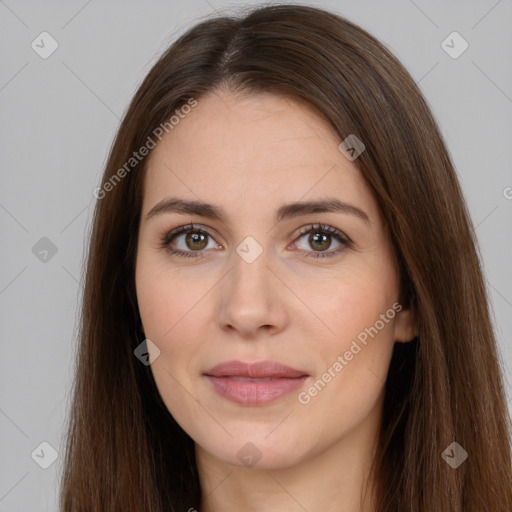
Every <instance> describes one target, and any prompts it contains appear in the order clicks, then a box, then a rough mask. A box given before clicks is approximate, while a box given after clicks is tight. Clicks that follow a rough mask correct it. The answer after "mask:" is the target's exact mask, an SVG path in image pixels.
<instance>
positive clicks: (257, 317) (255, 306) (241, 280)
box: [218, 251, 289, 339]
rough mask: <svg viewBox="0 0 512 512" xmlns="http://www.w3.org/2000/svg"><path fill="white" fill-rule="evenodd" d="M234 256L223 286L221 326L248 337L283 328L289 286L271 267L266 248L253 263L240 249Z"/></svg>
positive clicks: (266, 334)
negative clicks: (248, 260) (246, 258)
mask: <svg viewBox="0 0 512 512" xmlns="http://www.w3.org/2000/svg"><path fill="white" fill-rule="evenodd" d="M232 259H233V267H232V268H231V271H230V272H229V273H228V275H227V276H226V277H225V278H224V279H223V283H221V284H222V287H221V288H220V293H221V300H220V301H219V302H220V305H219V312H218V322H219V326H220V328H221V329H222V330H224V331H230V332H232V333H233V332H236V333H238V335H239V336H240V337H243V338H246V339H255V338H257V337H258V336H259V334H258V333H261V335H263V336H270V335H275V334H277V333H279V332H281V331H282V330H283V329H285V328H286V326H287V324H288V322H289V318H288V311H289V308H287V307H286V305H285V300H286V294H285V292H286V290H284V289H283V288H284V287H283V284H282V282H281V281H280V280H279V279H278V278H277V277H276V275H275V270H273V269H272V270H271V269H270V267H269V262H268V258H267V254H266V252H265V251H264V252H263V253H262V254H261V255H260V256H259V257H258V258H257V259H256V260H255V261H252V262H250V263H249V262H247V261H245V260H244V259H243V258H242V257H240V256H239V255H238V254H237V253H234V254H233V257H232Z"/></svg>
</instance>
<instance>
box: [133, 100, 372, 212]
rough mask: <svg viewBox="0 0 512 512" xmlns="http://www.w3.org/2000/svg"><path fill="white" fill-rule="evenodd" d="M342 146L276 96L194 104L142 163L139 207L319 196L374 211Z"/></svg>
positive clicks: (251, 204)
mask: <svg viewBox="0 0 512 512" xmlns="http://www.w3.org/2000/svg"><path fill="white" fill-rule="evenodd" d="M340 142H341V140H340V139H339V137H338V135H337V134H336V132H335V131H334V130H333V129H332V128H331V127H330V125H329V124H328V123H327V122H326V121H325V120H324V119H323V118H322V117H321V116H320V115H319V114H318V113H317V112H316V111H315V110H314V109H313V108H312V107H310V106H309V105H307V104H306V103H304V102H301V101H297V100H294V99H291V98H287V97H283V96H278V95H275V94H266V93H265V94H256V95H255V94H253V95H240V94H234V93H231V92H227V91H215V92H213V93H209V94H208V95H206V96H204V97H202V98H200V99H199V100H198V104H197V106H196V107H194V108H193V109H192V110H191V112H190V113H189V114H187V115H186V116H184V118H183V119H180V121H179V123H178V124H177V125H176V126H174V128H173V129H172V130H171V131H170V132H169V133H167V134H166V135H165V136H164V137H163V139H162V141H161V142H159V143H158V145H157V147H156V148H155V149H153V150H152V153H151V154H150V155H149V157H148V161H147V170H146V176H145V184H144V192H145V193H144V206H143V209H144V210H145V211H148V210H149V208H151V206H152V204H154V203H155V202H157V201H159V200H161V199H163V198H164V197H165V196H166V195H168V194H172V195H181V196H183V197H186V198H188V199H201V200H207V201H209V202H212V203H219V202H220V203H222V204H223V205H224V206H225V207H226V209H227V210H229V208H230V206H232V207H233V208H234V209H237V210H238V211H239V210H240V208H241V207H244V206H245V207H246V208H252V209H253V211H254V208H258V209H260V210H261V209H262V208H265V207H269V204H270V203H280V204H281V203H284V202H290V201H297V200H299V199H308V200H313V199H316V198H319V197H323V196H325V195H326V194H329V195H331V196H332V195H333V194H335V195H337V196H339V197H340V199H347V200H348V199H350V201H351V202H357V203H359V205H360V206H361V207H366V209H369V210H370V212H369V213H370V215H371V213H372V212H371V210H372V208H375V204H372V203H374V201H373V198H372V194H371V193H370V190H369V188H368V186H367V185H366V183H365V181H364V179H363V177H362V175H361V173H360V172H359V170H358V168H357V166H356V164H355V163H354V162H351V161H349V160H348V159H347V158H346V157H345V156H344V155H343V154H342V153H341V152H340V151H339V150H338V146H339V144H340Z"/></svg>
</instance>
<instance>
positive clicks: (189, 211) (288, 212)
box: [146, 197, 371, 225]
mask: <svg viewBox="0 0 512 512" xmlns="http://www.w3.org/2000/svg"><path fill="white" fill-rule="evenodd" d="M324 212H332V213H344V214H349V215H353V216H355V217H357V218H358V219H360V220H362V221H364V222H365V223H366V224H368V225H370V224H371V222H370V219H369V217H368V215H367V214H366V213H365V212H364V211H363V210H361V209H360V208H358V207H357V206H354V205H352V204H349V203H345V202H343V201H340V200H339V199H336V198H331V197H328V198H326V199H323V200H318V201H299V202H294V203H288V204H284V205H282V206H280V207H279V208H278V210H277V211H276V214H275V222H280V221H282V220H284V219H291V218H294V217H299V216H301V215H309V214H313V213H324ZM164 213H180V214H182V215H199V216H201V217H207V218H209V219H214V220H218V221H220V222H222V223H224V224H227V215H226V213H225V212H224V210H223V209H222V208H220V207H219V206H215V205H213V204H210V203H205V202H202V201H190V200H186V199H178V198H176V197H168V198H166V199H163V200H162V201H160V202H159V203H157V204H156V205H155V206H153V208H151V209H150V210H149V212H148V213H147V215H146V219H150V218H152V217H155V216H156V215H161V214H164Z"/></svg>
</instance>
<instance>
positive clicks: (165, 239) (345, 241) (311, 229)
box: [160, 222, 353, 258]
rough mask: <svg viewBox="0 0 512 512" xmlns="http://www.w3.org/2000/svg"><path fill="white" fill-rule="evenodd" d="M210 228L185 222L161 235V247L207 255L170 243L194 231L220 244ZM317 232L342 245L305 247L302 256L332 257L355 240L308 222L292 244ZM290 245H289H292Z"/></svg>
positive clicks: (336, 230)
mask: <svg viewBox="0 0 512 512" xmlns="http://www.w3.org/2000/svg"><path fill="white" fill-rule="evenodd" d="M210 229H211V228H208V227H206V226H203V225H201V224H194V223H192V222H190V223H189V224H185V225H182V226H179V227H177V228H175V229H172V230H171V231H168V230H166V231H164V232H163V233H162V235H161V236H160V239H161V247H162V248H163V249H166V250H167V251H168V252H170V253H171V254H174V255H178V256H184V257H205V253H206V252H207V251H205V250H204V249H202V250H199V251H182V250H180V249H170V248H169V245H170V244H171V241H172V240H173V239H176V238H177V237H179V236H181V235H183V234H188V233H190V232H194V233H200V234H204V235H206V236H207V237H210V238H211V239H212V240H213V241H214V242H215V243H217V244H219V242H217V240H216V239H215V237H214V236H213V235H212V234H211V233H210ZM315 232H321V233H324V234H327V235H329V236H331V237H333V238H335V239H336V240H337V241H338V242H339V243H340V244H341V246H340V247H339V248H337V249H335V250H326V251H304V250H303V249H299V252H301V253H303V254H302V256H306V257H314V258H318V257H331V256H336V255H337V254H339V253H340V252H342V251H343V250H344V249H348V248H352V246H353V242H352V240H351V239H350V238H349V237H348V236H347V235H346V234H345V233H344V232H343V231H341V230H339V229H337V228H335V227H333V226H330V225H328V224H322V223H320V222H318V223H312V224H307V225H306V226H302V227H301V228H299V230H298V231H297V230H296V231H295V233H296V234H295V236H294V239H293V242H292V243H291V244H290V245H295V244H296V243H297V242H298V241H299V240H300V239H301V238H303V237H304V236H305V235H307V234H310V233H315ZM290 245H289V246H288V247H290Z"/></svg>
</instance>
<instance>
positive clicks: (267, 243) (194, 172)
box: [136, 91, 413, 468]
mask: <svg viewBox="0 0 512 512" xmlns="http://www.w3.org/2000/svg"><path fill="white" fill-rule="evenodd" d="M340 142H341V140H340V139H339V137H338V136H337V135H336V133H335V132H334V131H333V130H332V129H331V128H330V126H329V125H328V124H327V123H326V122H325V121H324V120H323V119H322V118H320V117H319V116H318V114H316V112H315V111H314V110H312V109H311V108H310V107H308V106H307V105H305V104H302V103H297V102H295V101H292V100H291V99H286V98H283V97H280V96H276V95H272V94H259V95H250V96H247V95H239V94H234V93H231V92H227V91H216V92H215V93H210V94H209V95H208V96H204V97H202V98H200V99H199V101H198V104H197V106H196V107H195V108H194V109H193V110H192V111H191V112H190V113H189V114H188V115H187V116H184V118H183V119H181V120H180V122H179V124H177V125H176V126H174V128H173V129H172V131H170V132H169V133H168V134H166V135H165V137H164V138H163V139H162V141H161V142H160V143H159V144H158V145H157V147H156V148H155V149H154V150H153V151H152V153H151V154H150V155H149V157H148V161H147V174H146V176H145V182H144V196H143V206H142V212H141V224H140V232H139V242H138V250H137V264H136V289H137V299H138V305H139V310H140V314H141V318H142V324H143V329H144V333H145V335H146V338H147V339H149V340H151V344H149V348H150V353H151V357H152V358H154V360H153V362H152V364H151V370H152V372H153V375H154V378H155V381H156V384H157V387H158V390H159V392H160V394H161V396H162V399H163V401H164V403H165V404H166V406H167V408H168V410H169V411H170V413H171V414H172V415H173V416H174V418H175V419H176V421H177V422H178V423H179V424H180V425H181V426H182V428H183V429H184V430H185V431H186V432H187V433H188V434H189V435H190V436H191V437H192V439H193V440H194V441H195V443H196V448H197V449H199V450H200V451H201V452H202V453H204V454H207V455H208V456H209V457H211V458H213V459H216V460H221V461H224V462H228V463H231V464H235V465H238V466H241V465H243V464H245V465H247V464H248V460H249V459H248V458H247V457H252V458H253V459H254V460H258V462H257V463H258V466H259V467H261V468H279V467H282V468H284V467H290V466H292V465H294V464H298V463H300V462H303V461H306V460H307V459H308V458H312V457H314V456H315V455H318V454H320V453H322V452H324V451H325V450H327V449H329V448H334V447H336V446H341V445H343V444H344V443H345V444H346V443H349V442H353V441H355V440H356V439H357V438H358V436H359V438H360V437H361V436H363V435H366V436H367V437H366V441H367V440H368V439H369V438H370V437H371V435H373V434H375V432H376V430H377V426H378V423H379V420H380V416H381V408H382V397H383V388H384V382H385V379H386V374H387V371H388V367H389V363H390V358H391V354H392V349H393V345H394V342H395V341H406V340H408V339H410V338H412V337H413V325H412V321H411V316H410V313H409V312H408V311H407V310H405V309H404V308H402V306H401V305H400V304H399V302H398V301H399V280H398V274H397V269H396V263H395V258H394V255H393V251H392V247H391V244H390V241H389V239H388V238H387V236H386V231H385V226H384V224H383V221H382V218H381V215H380V212H379V209H378V206H377V203H376V200H375V198H374V197H373V195H372V193H371V191H370V189H369V188H368V186H367V184H366V182H365V180H364V179H363V177H362V175H361V174H360V172H359V170H358V169H357V166H356V164H355V161H350V160H349V159H348V158H347V157H346V156H345V155H344V154H343V153H342V152H340V150H339V149H338V146H339V144H340ZM190 202H193V203H190ZM336 202H337V203H336ZM200 203H207V205H209V206H205V205H201V204H200ZM296 203H299V204H296ZM313 203H318V204H313ZM152 347H153V348H152ZM155 347H157V349H156V348H155ZM224 363H227V364H224ZM255 363H258V364H255ZM219 365H222V366H219ZM216 367H217V368H216ZM365 433H366V434H365ZM372 433H373V434H372ZM368 436H370V437H368Z"/></svg>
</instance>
